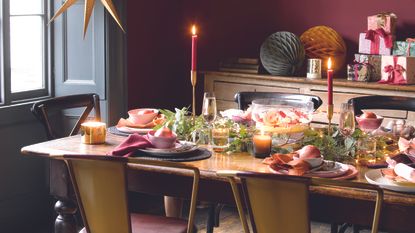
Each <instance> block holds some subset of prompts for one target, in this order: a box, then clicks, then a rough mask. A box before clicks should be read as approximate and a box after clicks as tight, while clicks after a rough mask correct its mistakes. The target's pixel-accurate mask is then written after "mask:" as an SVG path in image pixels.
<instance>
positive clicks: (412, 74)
mask: <svg viewBox="0 0 415 233" xmlns="http://www.w3.org/2000/svg"><path fill="white" fill-rule="evenodd" d="M381 66H382V79H381V80H380V81H379V83H387V84H395V85H402V84H415V57H401V56H382V63H381Z"/></svg>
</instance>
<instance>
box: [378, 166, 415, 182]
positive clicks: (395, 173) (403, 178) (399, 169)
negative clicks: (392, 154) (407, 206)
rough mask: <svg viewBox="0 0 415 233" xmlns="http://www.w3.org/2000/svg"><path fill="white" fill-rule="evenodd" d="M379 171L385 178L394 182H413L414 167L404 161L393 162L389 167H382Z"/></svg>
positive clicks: (414, 178)
mask: <svg viewBox="0 0 415 233" xmlns="http://www.w3.org/2000/svg"><path fill="white" fill-rule="evenodd" d="M389 165H391V164H389ZM381 171H382V175H383V176H384V177H385V178H387V179H390V180H393V181H396V182H412V183H415V169H414V168H412V167H410V166H408V165H406V164H404V163H397V164H394V166H393V167H392V168H391V169H382V170H381Z"/></svg>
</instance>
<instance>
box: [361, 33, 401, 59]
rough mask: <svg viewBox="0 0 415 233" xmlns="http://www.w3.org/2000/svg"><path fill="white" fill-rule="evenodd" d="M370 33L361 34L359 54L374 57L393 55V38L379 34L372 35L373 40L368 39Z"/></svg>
mask: <svg viewBox="0 0 415 233" xmlns="http://www.w3.org/2000/svg"><path fill="white" fill-rule="evenodd" d="M368 34H369V33H360V34H359V53H364V54H374V55H379V54H380V55H391V54H392V45H393V43H392V41H393V37H392V36H390V35H385V37H382V36H381V35H380V34H381V33H379V34H376V33H373V34H371V39H366V38H367V37H368Z"/></svg>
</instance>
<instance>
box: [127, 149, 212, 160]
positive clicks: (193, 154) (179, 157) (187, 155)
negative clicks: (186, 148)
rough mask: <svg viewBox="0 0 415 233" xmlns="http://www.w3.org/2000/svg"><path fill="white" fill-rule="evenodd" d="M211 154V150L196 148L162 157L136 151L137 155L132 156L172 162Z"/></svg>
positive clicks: (208, 156) (205, 157) (203, 157)
mask: <svg viewBox="0 0 415 233" xmlns="http://www.w3.org/2000/svg"><path fill="white" fill-rule="evenodd" d="M211 156H212V152H210V151H209V150H208V149H206V148H198V149H196V150H194V151H191V152H187V153H180V154H174V155H172V156H169V157H167V156H165V155H164V156H163V157H157V156H155V155H154V154H151V155H150V154H148V153H146V152H142V151H140V152H137V155H136V156H134V157H137V158H140V159H149V160H160V161H172V162H190V161H197V160H203V159H208V158H210V157H211Z"/></svg>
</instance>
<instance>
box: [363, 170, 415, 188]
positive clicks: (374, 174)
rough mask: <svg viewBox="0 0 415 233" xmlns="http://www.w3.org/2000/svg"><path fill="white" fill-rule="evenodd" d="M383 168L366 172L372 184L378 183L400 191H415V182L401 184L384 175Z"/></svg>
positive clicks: (367, 178)
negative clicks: (412, 183)
mask: <svg viewBox="0 0 415 233" xmlns="http://www.w3.org/2000/svg"><path fill="white" fill-rule="evenodd" d="M380 170H381V169H375V170H370V171H368V172H366V174H365V177H366V180H367V182H369V183H370V184H376V185H379V186H380V187H382V188H384V189H389V190H393V191H398V192H407V193H415V184H414V185H413V186H412V185H399V184H398V183H397V182H394V181H392V180H389V179H388V178H385V177H384V176H382V172H381V171H380Z"/></svg>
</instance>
